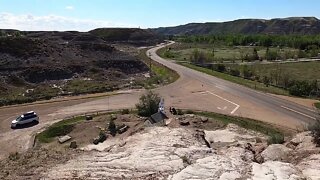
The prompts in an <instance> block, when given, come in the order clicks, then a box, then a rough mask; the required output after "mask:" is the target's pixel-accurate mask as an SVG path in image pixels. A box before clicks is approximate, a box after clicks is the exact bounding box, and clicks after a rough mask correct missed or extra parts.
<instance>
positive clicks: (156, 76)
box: [139, 49, 179, 89]
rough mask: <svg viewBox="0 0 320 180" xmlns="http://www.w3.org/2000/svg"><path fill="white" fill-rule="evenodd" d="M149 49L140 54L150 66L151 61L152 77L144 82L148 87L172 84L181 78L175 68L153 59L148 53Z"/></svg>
mask: <svg viewBox="0 0 320 180" xmlns="http://www.w3.org/2000/svg"><path fill="white" fill-rule="evenodd" d="M146 52H147V50H146V49H144V50H141V51H140V54H139V59H141V60H142V61H143V62H144V63H145V64H146V65H147V66H148V67H150V61H151V72H152V73H151V77H150V78H149V79H148V80H147V81H146V82H145V83H144V86H145V88H146V89H152V88H154V86H153V85H154V84H170V83H173V82H175V81H176V80H177V79H179V75H178V73H176V72H175V71H174V70H171V69H169V68H167V67H166V66H163V65H162V64H160V63H157V62H155V61H153V60H151V59H150V58H149V57H148V56H147V55H146Z"/></svg>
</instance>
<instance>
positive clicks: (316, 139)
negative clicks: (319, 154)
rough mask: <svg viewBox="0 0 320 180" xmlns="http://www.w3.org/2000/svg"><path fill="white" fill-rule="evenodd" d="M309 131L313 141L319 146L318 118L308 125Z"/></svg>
mask: <svg viewBox="0 0 320 180" xmlns="http://www.w3.org/2000/svg"><path fill="white" fill-rule="evenodd" d="M308 129H309V131H311V134H312V136H313V138H314V139H313V142H314V143H315V144H317V145H318V146H320V121H319V120H318V121H317V122H316V123H314V124H312V125H311V126H309V128H308Z"/></svg>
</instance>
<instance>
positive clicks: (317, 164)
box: [297, 154, 320, 180]
mask: <svg viewBox="0 0 320 180" xmlns="http://www.w3.org/2000/svg"><path fill="white" fill-rule="evenodd" d="M297 167H298V168H299V169H300V170H301V171H302V173H303V175H304V176H306V177H307V179H310V180H319V179H320V154H313V155H311V156H309V157H307V158H305V159H303V160H302V161H301V162H300V163H299V164H298V166H297Z"/></svg>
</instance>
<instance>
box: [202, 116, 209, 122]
mask: <svg viewBox="0 0 320 180" xmlns="http://www.w3.org/2000/svg"><path fill="white" fill-rule="evenodd" d="M208 121H209V118H206V117H202V118H201V122H203V123H206V122H208Z"/></svg>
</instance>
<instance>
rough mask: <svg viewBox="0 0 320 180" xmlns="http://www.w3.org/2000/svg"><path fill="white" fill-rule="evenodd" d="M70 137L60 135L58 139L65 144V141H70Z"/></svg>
mask: <svg viewBox="0 0 320 180" xmlns="http://www.w3.org/2000/svg"><path fill="white" fill-rule="evenodd" d="M70 139H71V137H70V136H68V135H65V136H61V137H59V138H58V141H59V143H60V144H63V143H65V142H67V141H69V140H70Z"/></svg>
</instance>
